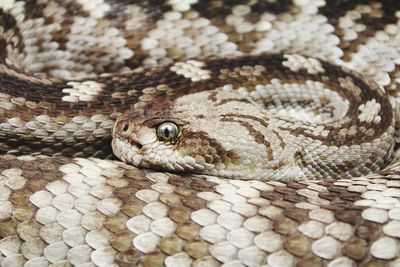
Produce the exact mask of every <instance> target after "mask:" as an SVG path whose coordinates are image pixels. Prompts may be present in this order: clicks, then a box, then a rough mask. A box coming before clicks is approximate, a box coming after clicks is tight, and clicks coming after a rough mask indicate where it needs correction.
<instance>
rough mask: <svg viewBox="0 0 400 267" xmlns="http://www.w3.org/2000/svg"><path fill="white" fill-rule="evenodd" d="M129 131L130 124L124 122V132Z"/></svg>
mask: <svg viewBox="0 0 400 267" xmlns="http://www.w3.org/2000/svg"><path fill="white" fill-rule="evenodd" d="M128 130H129V123H127V122H124V126H123V127H122V131H124V132H127V131H128Z"/></svg>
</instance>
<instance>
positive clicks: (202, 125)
mask: <svg viewBox="0 0 400 267" xmlns="http://www.w3.org/2000/svg"><path fill="white" fill-rule="evenodd" d="M222 95H223V96H224V99H221V98H220V95H219V94H218V93H215V92H213V91H208V92H201V93H195V94H191V95H185V96H181V97H179V98H177V99H176V100H175V101H173V102H170V101H159V102H156V103H154V104H152V105H151V106H148V107H146V108H145V109H143V110H142V111H140V112H138V111H128V112H126V113H123V114H122V115H121V116H120V117H119V118H118V119H117V121H116V123H115V127H114V131H113V143H112V146H113V150H114V154H115V155H116V156H117V157H119V158H120V159H121V160H123V161H124V162H127V163H130V164H132V165H135V166H140V167H146V168H151V169H157V170H167V171H175V172H185V173H197V174H209V175H219V176H223V177H229V178H240V179H243V177H246V178H247V177H250V178H251V177H252V175H251V174H252V173H254V172H256V171H258V170H260V169H261V165H260V166H258V165H259V164H263V158H267V156H266V154H265V153H264V152H263V151H265V149H264V148H262V147H260V144H258V143H257V142H256V141H254V140H249V139H253V137H252V135H249V134H247V133H246V131H247V130H246V129H243V125H245V124H243V123H241V120H243V118H242V119H240V118H238V119H237V120H236V119H232V116H231V115H232V114H235V113H237V112H238V109H242V110H247V111H248V112H252V109H254V107H253V106H254V105H253V103H250V102H247V101H244V100H243V97H242V98H240V96H237V95H232V94H229V93H226V92H225V93H224V94H222ZM238 97H239V100H238V101H236V99H238ZM232 99H235V103H230V101H233V100H232ZM241 113H246V112H243V111H242V112H241ZM257 114H258V113H257ZM253 145H254V147H252V146H253ZM247 179H249V178H247Z"/></svg>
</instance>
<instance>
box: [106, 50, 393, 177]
mask: <svg viewBox="0 0 400 267" xmlns="http://www.w3.org/2000/svg"><path fill="white" fill-rule="evenodd" d="M301 60H302V63H303V64H310V65H309V66H306V67H300V68H297V67H296V65H295V64H296V63H298V64H301V63H300V62H301ZM219 61H221V60H215V61H211V62H208V64H206V65H204V66H202V64H200V66H201V69H198V70H197V69H195V70H193V74H192V73H189V74H187V75H188V77H189V76H190V75H193V77H195V78H197V76H196V72H197V73H198V72H206V74H207V76H206V77H204V78H200V80H202V81H203V84H204V83H206V87H207V88H217V89H214V90H212V91H206V92H196V91H197V90H193V91H194V92H195V93H188V94H186V95H183V96H180V97H178V98H177V99H176V100H174V101H163V100H159V101H157V102H155V103H151V104H150V105H149V106H148V107H146V108H144V111H143V112H140V111H139V112H138V111H136V110H133V111H128V112H126V113H124V114H123V115H121V116H120V117H119V118H118V120H117V122H116V125H115V128H114V139H113V150H114V153H115V155H116V156H117V157H119V158H121V159H122V160H123V161H125V162H127V163H131V164H133V165H135V166H139V167H147V168H149V167H150V168H156V169H160V170H169V171H179V172H190V173H200V174H210V175H217V176H220V177H226V178H231V179H242V180H249V179H261V180H293V179H297V180H299V179H324V178H326V177H331V178H336V179H337V178H351V177H356V176H361V175H364V174H367V173H370V172H374V171H377V170H379V169H381V168H382V166H383V165H384V164H386V163H387V162H388V160H389V159H390V157H391V154H392V149H393V146H394V115H393V108H392V106H391V104H390V102H389V99H388V96H387V95H386V94H385V93H384V92H383V91H382V90H381V89H380V88H379V87H378V85H376V84H375V83H374V82H372V81H369V80H368V78H367V77H363V76H359V75H356V74H354V73H350V72H346V71H345V70H342V69H340V68H337V67H335V66H332V65H330V64H329V63H326V62H320V61H318V60H316V59H313V58H304V57H301V58H300V59H299V56H293V55H284V56H268V55H262V56H258V57H240V59H237V60H234V59H225V60H224V61H226V62H227V64H229V65H232V66H233V67H234V68H233V70H232V69H223V70H220V71H219V72H218V71H217V73H216V74H215V73H214V72H213V71H215V70H214V69H213V68H212V69H211V71H208V72H207V65H210V66H213V65H220V64H219ZM178 64H179V65H182V66H183V64H186V65H185V67H186V69H189V70H190V68H191V67H193V62H192V64H189V63H178ZM239 64H240V67H237V65H239ZM250 64H252V65H250ZM170 68H171V69H175V68H176V66H172V67H170ZM193 68H194V67H193ZM272 70H273V71H274V72H275V73H278V75H277V77H280V76H284V75H285V76H286V79H284V80H283V81H282V80H278V79H275V80H273V79H272V78H271V77H269V75H268V73H270V72H271V71H272ZM279 71H281V72H282V73H279ZM246 79H252V83H253V84H254V85H253V84H251V85H250V82H248V83H247V84H246V81H245V80H246ZM269 79H271V80H269ZM210 80H212V82H211V84H207V82H208V81H210ZM220 80H222V81H223V82H224V83H225V85H224V86H221V87H218V83H219V81H220ZM237 80H239V81H244V82H238V81H237ZM291 81H295V82H291ZM193 83H194V88H195V87H196V84H200V81H199V82H196V81H195V82H193ZM282 83H284V84H282ZM216 84H217V85H216ZM215 86H217V87H215ZM247 88H249V89H247ZM252 100H254V101H252ZM255 101H257V102H258V104H257V103H256V102H255ZM290 112H292V113H290ZM301 112H303V115H304V116H303V117H300V114H299V113H301ZM164 122H173V123H175V124H176V125H178V128H179V135H178V136H177V137H176V138H173V139H172V140H167V141H166V140H160V138H159V137H158V136H157V133H156V131H157V127H158V126H159V125H161V124H162V123H164Z"/></svg>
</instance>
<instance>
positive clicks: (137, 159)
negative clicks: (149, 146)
mask: <svg viewBox="0 0 400 267" xmlns="http://www.w3.org/2000/svg"><path fill="white" fill-rule="evenodd" d="M111 146H112V149H113V152H114V155H115V156H117V157H118V158H119V159H121V160H122V161H124V162H126V163H129V164H132V165H134V166H140V165H141V162H142V156H141V154H140V148H141V145H140V144H137V145H134V144H131V143H129V142H127V141H125V140H123V139H121V138H119V137H114V138H113V140H112V143H111Z"/></svg>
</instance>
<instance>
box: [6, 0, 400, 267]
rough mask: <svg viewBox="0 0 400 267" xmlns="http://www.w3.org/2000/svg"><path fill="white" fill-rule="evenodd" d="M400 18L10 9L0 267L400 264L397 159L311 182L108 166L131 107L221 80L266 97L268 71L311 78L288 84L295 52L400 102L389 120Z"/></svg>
mask: <svg viewBox="0 0 400 267" xmlns="http://www.w3.org/2000/svg"><path fill="white" fill-rule="evenodd" d="M399 10H400V2H398V1H392V0H380V1H369V0H351V1H350V0H346V1H336V0H335V1H321V0H315V1H307V0H294V1H288V0H283V1H247V0H243V1H242V0H239V1H236V0H235V1H220V0H210V1H208V0H205V1H196V0H192V1H189V0H188V1H158V0H152V1H112V0H98V1H94V0H92V1H81V0H71V1H39V0H37V1H35V0H32V1H31V0H29V1H16V0H2V1H0V121H1V123H0V150H1V151H2V152H4V154H9V155H2V156H0V173H1V175H0V265H1V266H163V265H165V266H190V265H193V266H220V265H223V264H225V266H357V265H360V266H397V265H399V264H400V258H399V255H400V236H399V232H400V230H399V229H400V215H399V214H400V210H399V209H400V204H399V202H400V191H399V188H400V183H399V181H398V178H399V177H400V176H399V174H400V173H399V168H398V151H397V150H396V149H395V151H394V156H393V159H392V160H391V161H392V162H391V163H390V164H389V165H388V166H386V167H385V168H384V169H383V170H380V171H376V172H374V173H373V174H369V175H365V176H361V177H351V178H345V177H338V179H332V178H331V177H323V178H324V179H320V180H312V181H309V180H304V181H258V180H246V181H244V180H232V179H224V178H220V177H219V178H218V177H214V176H195V175H192V174H189V173H186V174H179V175H178V174H171V173H168V172H164V171H163V172H154V171H150V170H144V169H142V170H141V169H138V168H136V167H133V166H129V165H127V164H124V163H122V162H119V161H116V160H100V159H97V157H100V158H104V157H108V156H109V155H110V153H111V147H110V143H111V130H112V128H113V126H114V121H115V120H116V118H117V117H118V116H119V115H120V113H122V112H124V111H132V110H136V111H137V112H138V114H140V113H141V112H145V111H146V110H147V112H150V113H151V110H149V109H147V108H148V105H149V102H151V103H161V102H159V101H155V100H156V99H157V100H158V99H162V100H169V101H174V100H176V99H177V98H179V97H180V96H185V95H187V94H188V92H194V91H193V90H197V91H198V92H200V91H208V90H212V89H214V88H217V87H221V86H224V85H226V84H225V82H222V80H223V79H230V81H231V83H235V82H236V84H237V85H239V84H241V85H242V86H243V87H248V88H253V87H254V86H256V85H257V84H255V81H254V80H253V78H252V75H253V74H257V73H258V72H259V71H260V69H259V68H258V67H255V66H256V65H258V64H259V62H260V61H263V60H265V62H264V63H262V64H261V65H263V66H264V67H265V68H267V69H268V70H269V72H268V73H264V74H266V75H263V77H264V78H263V79H265V82H266V83H267V82H269V81H270V80H271V79H273V78H277V79H280V80H282V81H288V82H292V83H295V82H297V81H299V80H300V81H301V80H303V81H304V80H306V79H309V78H310V76H309V75H308V74H307V75H297V76H292V75H286V74H287V73H288V72H284V71H282V69H287V68H288V67H283V66H282V64H281V63H282V62H283V61H284V60H278V61H277V63H276V64H271V62H273V61H274V59H282V56H283V55H294V54H301V55H303V56H312V57H316V58H319V60H321V62H325V61H326V62H331V63H329V66H332V68H333V66H334V65H337V66H344V67H346V68H351V69H352V70H355V71H357V72H358V73H362V74H363V75H366V76H368V79H366V80H364V79H362V80H363V82H364V83H366V81H367V80H369V79H372V80H373V81H375V82H376V84H378V86H379V87H380V88H384V89H385V91H386V92H387V93H386V94H390V95H392V96H393V101H392V102H391V105H392V106H391V108H392V110H389V113H386V112H384V114H382V116H381V118H383V121H384V122H385V120H386V122H389V121H390V123H391V122H392V121H393V119H394V118H397V117H398V108H397V96H398V90H399V80H398V77H399V75H400V72H399V70H400V68H399V61H398V58H400V48H399V38H400V37H399V32H400V26H399V25H400V24H399ZM264 53H268V54H271V53H272V54H274V55H268V56H265V55H263V56H258V55H260V54H264ZM247 54H251V56H248V57H246V56H244V55H247ZM230 56H235V57H236V56H244V57H242V58H241V59H239V60H238V59H228V57H230ZM208 57H212V58H215V57H217V58H218V59H205V60H204V59H203V58H208ZM188 59H196V60H195V62H196V61H205V62H207V63H206V64H207V68H206V69H208V70H210V69H211V70H212V71H211V72H210V73H211V74H212V75H217V74H215V73H218V76H221V77H222V79H216V77H214V76H213V77H212V78H211V79H210V78H209V77H208V75H210V73H208V72H196V71H195V72H194V73H195V74H196V75H195V76H193V75H192V74H193V72H189V73H187V72H184V71H183V72H182V69H181V67H182V65H179V64H177V63H176V62H183V61H185V62H187V61H186V60H188ZM250 61H251V62H253V63H251V62H250ZM195 62H192V63H190V64H191V65H192V66H194V67H195V69H196V70H197V69H198V67H199V66H198V63H195ZM234 62H237V64H238V65H234ZM303 63H304V62H303ZM213 64H214V65H213ZM324 64H325V63H324ZM327 64H328V63H327ZM249 65H250V66H251V67H254V68H253V69H252V68H249V67H248V66H249ZM171 66H175V68H174V70H171ZM273 66H275V69H276V70H275V69H274V68H273ZM289 66H291V67H292V68H294V69H297V67H296V65H290V64H289ZM301 66H304V65H301ZM142 67H145V68H142ZM243 67H244V68H243ZM308 67H311V69H312V70H311V71H313V70H314V68H313V67H315V65H313V64H311V66H308ZM201 68H202V67H201ZM338 68H339V69H341V68H342V67H338ZM249 69H251V71H250V72H251V74H252V75H249ZM324 69H325V67H324ZM214 70H215V71H214ZM291 72H292V71H290V73H291ZM334 72H335V71H334ZM104 73H107V74H104ZM179 73H180V74H179ZM300 73H301V71H300ZM335 73H341V71H338V72H335ZM346 73H347V74H346V75H351V74H349V73H351V72H346ZM185 74H186V76H188V77H186V76H185ZM301 74H305V73H301ZM311 76H313V77H312V79H318V77H320V76H318V75H311ZM315 76H317V77H315ZM243 77H245V78H243ZM289 77H295V78H293V80H291V81H290V78H289ZM343 78H344V79H343V81H342V83H345V84H347V85H349V80H348V79H346V77H343ZM193 79H194V81H193ZM199 79H200V80H199ZM202 79H207V80H205V81H204V80H202ZM208 79H210V80H208ZM320 79H321V78H320ZM367 83H368V82H367ZM194 84H195V85H196V86H194ZM194 87H195V88H194ZM333 87H334V86H333ZM346 87H347V88H351V86H350V87H349V86H346ZM379 90H381V89H379ZM379 90H378V91H375V93H377V92H383V91H379ZM371 92H374V91H371ZM353 93H354V92H353ZM374 98H376V96H374ZM289 102H290V101H289ZM320 103H322V104H323V105H325V107H329V105H328V106H326V99H324V98H322V99H321V100H320ZM380 103H381V104H382V103H383V102H380ZM309 104H310V102H309V101H301V100H299V101H297V105H298V106H299V107H305V106H307V105H309ZM282 105H283V106H285V105H288V102H285V101H282ZM381 107H382V108H386V109H389V107H390V105H387V104H383V105H381ZM334 109H335V108H333V107H330V108H328V109H327V110H325V111H324V114H331V112H332V110H334ZM371 110H372V109H371ZM311 111H315V110H311ZM392 111H393V113H394V114H393V116H392V115H391V114H392ZM380 112H383V111H381V110H380ZM383 115H385V116H383ZM386 115H387V116H386ZM328 117H329V116H328ZM390 123H387V124H384V125H386V126H384V127H381V128H376V130H377V131H384V130H385V129H387V127H389V126H388V125H389V124H390ZM396 124H398V120H396ZM397 129H398V127H397V125H396V130H397ZM349 140H351V139H349ZM356 140H357V141H359V140H358V139H356ZM10 154H16V155H23V154H26V155H27V154H33V156H18V157H16V156H13V155H10ZM37 154H45V155H49V156H52V157H43V156H38V155H37ZM88 156H94V157H92V158H82V157H88Z"/></svg>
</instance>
